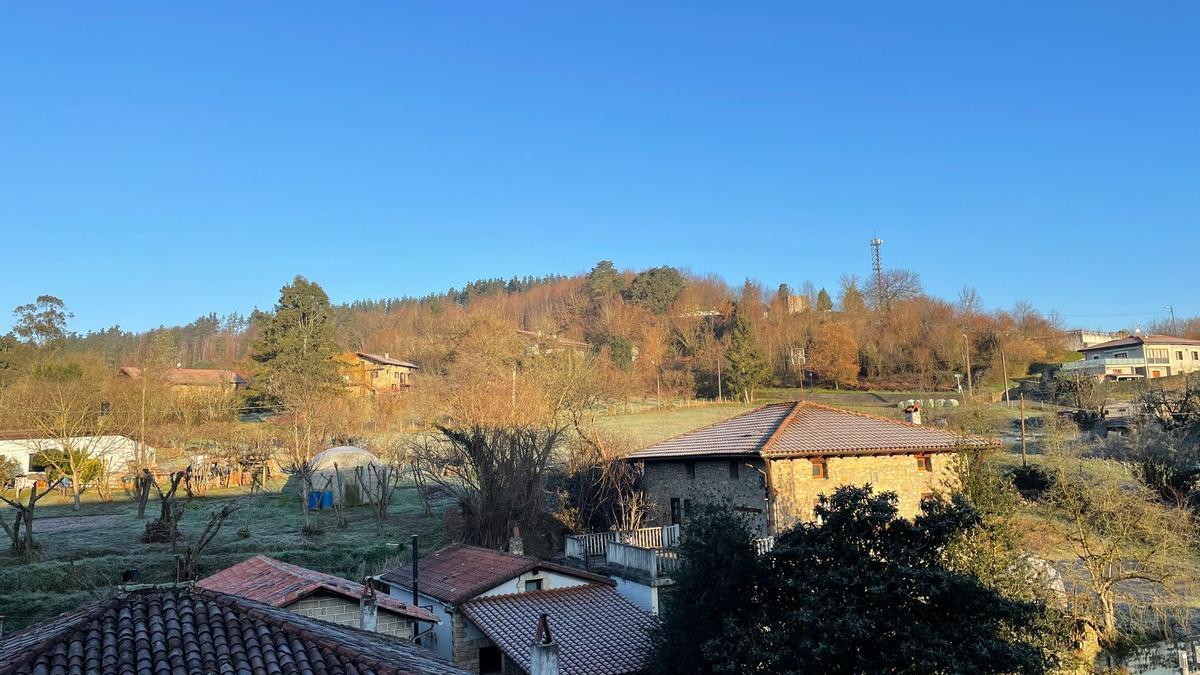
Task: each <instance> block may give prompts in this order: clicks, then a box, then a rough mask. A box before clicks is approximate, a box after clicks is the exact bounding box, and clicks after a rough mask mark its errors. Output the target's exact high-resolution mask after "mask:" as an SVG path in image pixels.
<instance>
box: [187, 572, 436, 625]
mask: <svg viewBox="0 0 1200 675" xmlns="http://www.w3.org/2000/svg"><path fill="white" fill-rule="evenodd" d="M196 585H197V586H199V587H200V588H207V589H210V590H214V591H219V592H221V593H229V594H231V595H237V596H240V597H243V598H246V599H247V600H254V601H256V602H262V603H266V604H268V605H271V606H272V607H286V606H287V605H290V604H292V603H293V602H295V601H297V600H299V599H301V598H304V597H307V596H309V595H312V594H313V593H316V592H317V591H322V590H323V591H327V592H329V593H333V594H334V595H340V596H342V597H344V598H348V599H350V600H354V601H355V602H357V601H359V600H361V599H362V592H363V585H362V584H359V583H355V582H353V581H350V580H349V579H343V578H341V577H335V576H333V575H332V574H324V573H322V572H317V571H314V570H310V569H307V568H304V567H300V566H298V565H291V564H288V563H285V562H283V561H281V560H276V559H274V558H268V557H267V556H263V555H258V556H254V557H253V558H250V559H249V560H244V561H242V562H240V563H238V564H236V565H234V566H233V567H227V568H225V569H223V570H221V571H220V572H217V573H216V574H214V575H212V576H209V577H205V578H204V579H201V580H200V581H198V582H196ZM376 605H377V606H378V607H379V609H386V610H388V611H389V612H393V613H395V614H402V615H404V616H407V617H411V618H414V619H420V620H421V621H427V622H429V623H438V618H437V615H436V614H434V613H433V612H431V611H429V610H427V609H422V608H420V607H413V606H411V605H406V604H404V603H403V602H400V601H398V600H396V599H394V598H389V597H387V596H384V595H382V594H376Z"/></svg>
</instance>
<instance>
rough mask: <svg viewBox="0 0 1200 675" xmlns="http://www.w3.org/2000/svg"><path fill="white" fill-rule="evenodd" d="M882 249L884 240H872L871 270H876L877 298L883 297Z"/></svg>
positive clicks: (877, 238) (876, 238)
mask: <svg viewBox="0 0 1200 675" xmlns="http://www.w3.org/2000/svg"><path fill="white" fill-rule="evenodd" d="M882 247H883V240H882V239H880V238H879V237H875V238H873V239H871V268H872V269H874V270H875V294H876V297H877V298H879V297H881V296H882V295H883V256H882V254H881V253H880V249H881V248H882Z"/></svg>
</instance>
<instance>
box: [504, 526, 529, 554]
mask: <svg viewBox="0 0 1200 675" xmlns="http://www.w3.org/2000/svg"><path fill="white" fill-rule="evenodd" d="M508 552H509V553H511V554H513V555H525V542H524V541H523V540H522V539H521V528H520V527H518V526H516V525H514V526H513V535H512V537H509V539H508Z"/></svg>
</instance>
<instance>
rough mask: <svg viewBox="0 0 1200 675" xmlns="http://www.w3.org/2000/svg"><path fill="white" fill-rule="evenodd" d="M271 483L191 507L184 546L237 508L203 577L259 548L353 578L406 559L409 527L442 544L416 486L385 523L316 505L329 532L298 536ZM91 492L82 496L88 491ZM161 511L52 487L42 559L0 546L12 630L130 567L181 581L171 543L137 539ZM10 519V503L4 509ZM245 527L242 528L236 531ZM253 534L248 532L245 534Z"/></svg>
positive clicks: (40, 513) (294, 519) (151, 579)
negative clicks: (65, 496) (22, 557)
mask: <svg viewBox="0 0 1200 675" xmlns="http://www.w3.org/2000/svg"><path fill="white" fill-rule="evenodd" d="M268 487H269V491H265V492H260V493H258V494H254V495H250V494H248V493H247V490H246V489H244V488H233V489H228V490H220V491H217V490H210V491H209V492H208V494H207V495H206V496H204V497H197V498H195V499H193V500H192V501H191V503H189V504H188V506H187V512H186V513H185V515H184V517H183V520H182V521H181V523H180V530H181V532H182V534H183V538H182V539H181V540H180V541H179V544H178V551H179V553H180V554H182V553H183V550H184V549H185V548H186V546H187V545H188V543H190V542H192V541H194V540H195V539H196V538H197V537H198V536H199V534H200V532H201V530H203V529H204V526H205V525H206V524H207V523H208V520H209V514H210V513H212V512H213V511H215V510H217V509H219V508H220V507H221V506H222V505H224V504H225V503H227V502H229V501H230V500H237V501H239V502H240V503H241V504H242V508H241V510H239V511H238V512H236V513H234V514H233V515H232V516H230V517H229V519H228V520H226V521H225V525H224V527H223V528H222V529H221V532H220V534H219V535H218V536H217V538H216V539H215V541H214V542H213V543H212V545H211V546H210V547H209V548H208V549H207V550H206V551H205V554H204V556H203V557H202V558H201V574H202V575H207V574H211V573H212V572H216V571H217V570H220V569H224V568H225V567H228V566H230V565H233V564H235V563H238V562H241V561H242V560H245V559H246V558H250V557H252V556H255V555H258V554H264V555H269V556H271V557H274V558H278V559H280V560H284V561H286V562H291V563H295V564H298V565H303V566H305V567H309V568H312V569H316V570H320V571H323V572H329V573H332V574H337V575H340V576H345V577H349V578H354V577H356V576H357V575H358V574H359V573H360V569H361V566H364V565H365V567H366V569H367V570H368V571H369V572H373V571H377V570H378V569H379V568H380V567H381V566H385V565H386V564H387V563H388V561H389V560H390V559H393V558H396V557H405V558H406V557H407V555H408V549H409V540H410V537H411V535H413V534H417V535H420V537H421V540H420V545H421V547H422V548H423V549H424V550H430V549H433V548H436V547H439V546H441V545H442V544H443V543H444V533H443V527H442V525H443V513H444V510H445V504H440V505H439V504H434V508H433V515H432V516H428V517H427V516H425V515H423V513H422V511H421V506H420V503H419V500H418V499H417V495H416V492H415V490H414V489H412V488H411V487H409V488H404V487H402V488H401V489H400V490H398V491H397V492H396V495H395V498H394V500H393V503H392V506H391V509H390V519H389V521H390V522H389V523H388V524H387V525H386V526H385V527H383V528H379V527H377V525H376V522H375V520H374V518H373V517H372V515H371V513H370V511H369V509H368V508H367V507H357V508H352V509H347V518H348V520H349V521H350V526H349V527H348V528H345V529H339V528H338V527H337V523H336V517H335V516H334V513H333V512H332V511H329V510H326V511H314V512H312V514H311V517H312V522H313V524H314V525H316V526H318V527H320V528H322V529H323V533H322V534H319V535H314V536H305V535H303V534H301V530H302V529H303V527H304V515H303V512H302V510H301V508H300V503H299V498H298V497H297V496H295V495H291V494H280V492H279V489H280V488H281V487H282V482H275V483H272V484H270V485H269V486H268ZM88 496H89V495H85V497H88ZM157 513H158V503H157V500H155V499H153V498H152V500H151V502H150V503H149V504H148V505H147V509H146V519H144V520H139V519H138V518H137V505H136V504H134V503H132V502H130V501H128V500H127V499H125V498H124V497H123V496H120V498H119V500H116V499H115V500H114V501H112V502H107V503H104V502H99V501H95V498H94V496H92V499H90V500H86V501H85V502H84V504H83V508H82V510H81V511H79V512H76V511H73V510H72V509H71V506H70V504H69V503H67V502H64V501H62V500H61V499H60V498H59V497H58V496H57V495H56V494H51V495H48V496H46V497H44V498H43V499H42V500H41V501H40V502H39V503H38V506H37V510H36V511H35V525H34V528H35V529H34V531H35V538H36V541H37V542H38V544H39V545H40V547H41V550H40V554H41V556H40V560H37V561H33V562H22V561H19V560H16V559H14V558H12V557H11V556H9V555H8V553H7V546H5V547H4V548H5V552H4V553H0V614H3V615H4V616H5V619H4V627H5V630H6V631H11V630H14V629H17V628H20V627H22V626H25V625H29V624H30V623H35V622H37V621H40V620H42V619H46V618H48V617H50V616H53V615H55V614H57V613H59V612H63V611H66V610H69V609H73V608H75V607H78V606H79V605H80V604H83V603H86V602H89V601H90V600H93V599H95V598H99V597H103V596H105V595H106V594H107V593H108V592H110V591H111V587H112V586H113V585H114V584H116V583H117V582H118V581H119V580H120V579H121V574H122V572H124V571H125V570H129V569H138V570H140V571H141V574H142V581H143V582H144V583H161V582H170V581H174V580H175V574H176V571H175V568H176V556H175V555H174V554H172V552H171V545H170V544H141V543H139V542H138V539H139V538H140V537H141V534H142V531H143V529H144V528H145V525H146V523H147V522H149V521H150V520H153V518H154V517H155V516H156V515H157ZM0 517H4V518H5V519H6V520H8V521H9V522H11V519H12V510H11V509H10V508H7V507H6V508H4V509H2V510H0ZM239 531H242V532H239ZM243 534H248V536H243Z"/></svg>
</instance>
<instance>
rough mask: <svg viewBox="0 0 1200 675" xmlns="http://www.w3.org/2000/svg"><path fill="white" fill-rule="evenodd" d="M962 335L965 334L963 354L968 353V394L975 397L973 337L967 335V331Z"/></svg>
mask: <svg viewBox="0 0 1200 675" xmlns="http://www.w3.org/2000/svg"><path fill="white" fill-rule="evenodd" d="M962 336H963V354H965V355H966V359H967V395H968V396H969V397H970V398H971V399H974V398H975V380H974V378H972V377H971V339H970V338H968V337H967V334H966V333H963V334H962Z"/></svg>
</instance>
